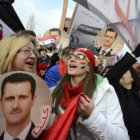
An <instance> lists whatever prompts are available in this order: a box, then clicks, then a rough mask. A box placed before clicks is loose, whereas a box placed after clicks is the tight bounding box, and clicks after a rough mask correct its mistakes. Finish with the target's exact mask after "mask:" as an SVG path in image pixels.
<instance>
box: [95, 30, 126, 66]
mask: <svg viewBox="0 0 140 140" xmlns="http://www.w3.org/2000/svg"><path fill="white" fill-rule="evenodd" d="M123 46H124V42H123V40H122V39H121V38H120V36H119V35H118V34H117V33H116V32H115V30H114V29H113V28H111V27H107V28H104V29H102V30H101V31H100V32H99V33H98V34H97V36H96V40H95V47H96V51H97V52H98V55H99V56H102V67H103V68H104V67H106V66H108V65H111V66H112V65H114V64H115V63H116V62H117V61H119V60H120V59H121V58H120V56H118V55H117V54H118V53H119V52H120V51H121V50H122V48H123ZM121 57H122V56H121Z"/></svg>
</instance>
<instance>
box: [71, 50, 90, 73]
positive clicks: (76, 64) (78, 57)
mask: <svg viewBox="0 0 140 140" xmlns="http://www.w3.org/2000/svg"><path fill="white" fill-rule="evenodd" d="M87 59H88V58H87V57H86V56H85V54H83V53H81V52H78V51H74V52H73V53H72V54H71V55H70V57H69V58H68V74H69V75H71V76H86V74H87V72H89V67H90V66H89V62H88V61H87Z"/></svg>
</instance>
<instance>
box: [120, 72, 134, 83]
mask: <svg viewBox="0 0 140 140" xmlns="http://www.w3.org/2000/svg"><path fill="white" fill-rule="evenodd" d="M132 82H133V77H132V75H131V72H130V70H128V71H127V72H126V73H125V74H124V75H123V76H122V78H121V79H120V84H121V85H126V84H132Z"/></svg>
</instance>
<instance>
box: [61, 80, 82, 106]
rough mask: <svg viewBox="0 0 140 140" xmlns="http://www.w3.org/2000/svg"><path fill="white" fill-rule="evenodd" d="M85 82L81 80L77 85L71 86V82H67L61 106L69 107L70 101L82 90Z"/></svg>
mask: <svg viewBox="0 0 140 140" xmlns="http://www.w3.org/2000/svg"><path fill="white" fill-rule="evenodd" d="M82 88H83V82H81V83H80V84H79V85H78V86H77V87H71V85H70V83H69V82H67V83H66V86H65V92H64V94H63V98H62V102H61V106H62V107H63V108H67V107H68V105H69V103H70V102H71V101H72V100H73V98H75V97H76V95H78V94H80V93H81V92H82Z"/></svg>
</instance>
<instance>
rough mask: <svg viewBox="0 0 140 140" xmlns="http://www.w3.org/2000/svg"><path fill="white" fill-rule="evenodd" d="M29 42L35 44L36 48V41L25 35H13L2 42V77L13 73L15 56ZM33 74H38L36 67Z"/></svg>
mask: <svg viewBox="0 0 140 140" xmlns="http://www.w3.org/2000/svg"><path fill="white" fill-rule="evenodd" d="M29 42H33V44H34V46H35V48H36V44H35V42H34V40H33V39H31V38H30V37H28V36H25V35H18V34H13V35H10V36H7V37H5V38H3V39H2V40H1V41H0V75H1V74H4V73H7V72H10V71H12V62H13V60H14V57H15V55H16V54H17V53H18V51H19V50H20V49H21V48H22V47H24V46H25V45H27V44H28V43H29ZM33 73H36V66H35V68H34V70H33Z"/></svg>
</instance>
